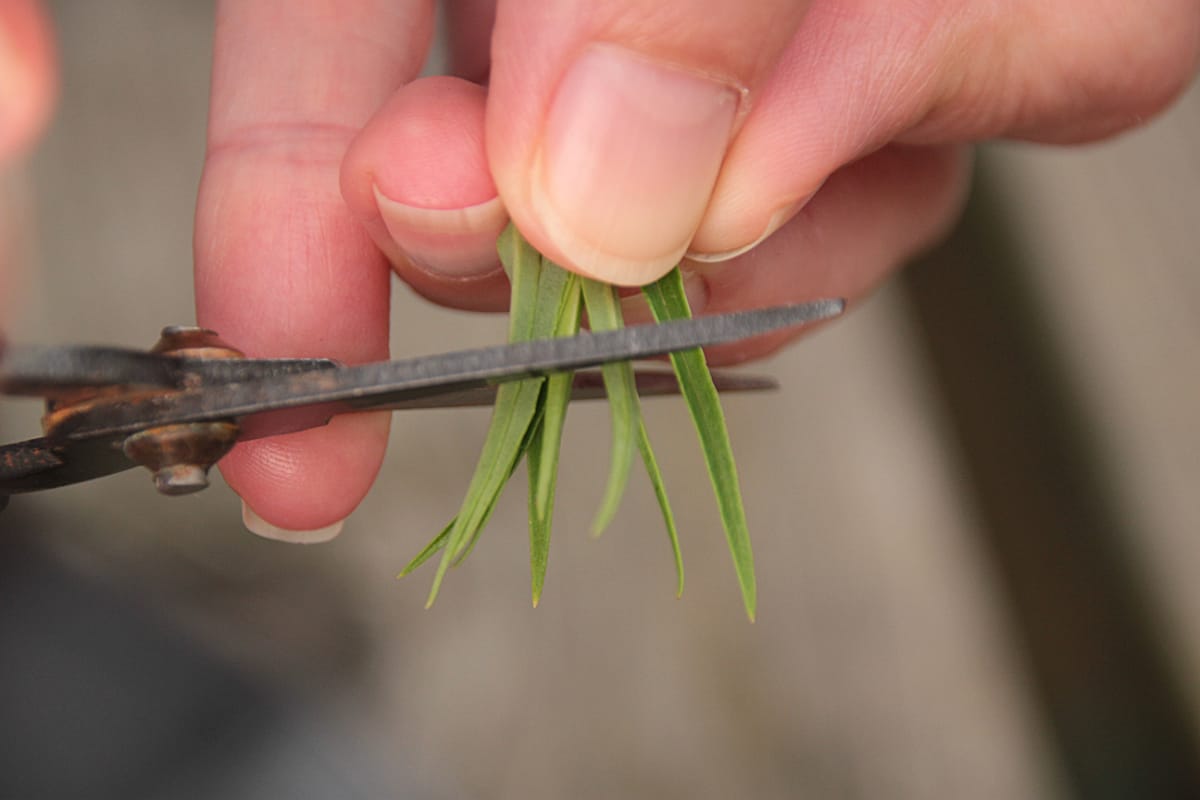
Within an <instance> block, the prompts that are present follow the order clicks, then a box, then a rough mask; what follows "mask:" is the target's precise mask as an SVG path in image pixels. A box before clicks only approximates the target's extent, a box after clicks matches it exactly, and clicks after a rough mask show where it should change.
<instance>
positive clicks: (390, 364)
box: [55, 300, 844, 441]
mask: <svg viewBox="0 0 1200 800" xmlns="http://www.w3.org/2000/svg"><path fill="white" fill-rule="evenodd" d="M843 308H844V303H843V301H841V300H821V301H817V302H813V303H806V304H803V305H792V306H777V307H774V308H767V309H761V310H758V311H741V312H734V313H730V314H720V315H715V316H708V317H700V318H697V319H690V320H678V321H674V322H665V323H660V324H657V325H637V326H631V327H629V328H625V329H623V330H618V331H607V332H604V333H595V334H592V333H584V334H580V335H578V336H574V337H570V338H563V339H548V340H542V341H535V342H521V343H517V344H508V345H499V346H496V347H486V348H480V349H476V350H463V351H458V352H453V353H444V354H441V355H434V356H424V357H421V358H414V359H407V360H402V361H385V362H379V363H375V364H363V365H359V366H353V367H342V368H339V369H333V370H318V371H315V372H310V373H302V374H297V375H285V376H274V377H271V378H265V379H263V380H259V381H248V382H242V383H230V384H226V385H214V386H209V387H206V388H202V389H196V390H190V391H184V392H178V393H175V394H168V395H161V396H153V397H148V398H143V399H138V398H133V399H130V400H129V401H128V402H123V403H120V404H112V405H103V406H98V407H97V408H96V409H94V410H85V411H83V412H81V413H78V414H75V415H73V416H72V417H71V418H70V419H69V420H67V421H65V422H64V424H63V425H62V426H61V428H60V429H59V430H58V431H56V434H55V436H56V438H59V439H63V438H70V439H72V440H76V441H78V440H80V439H87V438H93V437H103V436H116V435H123V434H129V433H134V432H136V431H139V430H143V429H145V428H147V427H152V426H155V425H166V424H174V423H183V422H201V421H209V420H219V419H230V418H234V419H241V418H246V417H250V416H253V415H257V414H262V413H264V412H271V411H278V410H284V409H295V408H302V407H305V406H323V407H326V408H325V409H324V412H325V414H326V415H332V414H337V413H343V412H345V411H350V410H366V409H373V408H386V407H391V406H394V405H396V404H397V403H400V402H402V401H415V400H419V399H422V398H430V397H436V396H440V395H445V394H448V393H456V392H460V391H463V390H466V389H471V388H475V387H481V386H487V385H489V384H493V383H500V382H504V381H511V380H519V379H522V378H529V377H535V376H539V375H545V374H548V373H550V372H555V371H563V370H576V369H582V368H586V367H594V366H599V365H602V364H605V363H608V362H611V361H628V360H633V359H638V358H650V357H654V356H660V355H664V354H666V353H670V352H674V351H678V350H687V349H691V348H695V347H707V346H710V345H715V344H721V343H724V342H730V341H736V340H739V339H746V338H749V337H751V336H757V335H760V334H763V333H768V332H770V331H773V330H777V329H780V328H786V327H790V326H794V325H800V324H804V323H810V322H815V321H818V320H822V319H827V318H830V317H833V316H836V315H837V314H839V313H841V311H842V310H843ZM319 416H320V415H317V416H316V417H314V421H313V423H312V424H322V423H323V420H321V419H319Z"/></svg>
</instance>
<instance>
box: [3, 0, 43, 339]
mask: <svg viewBox="0 0 1200 800" xmlns="http://www.w3.org/2000/svg"><path fill="white" fill-rule="evenodd" d="M53 50H54V48H53V44H52V41H51V37H50V28H49V25H48V24H47V20H46V17H45V14H44V12H43V10H42V8H41V5H40V4H39V3H38V2H37V1H36V0H5V2H4V3H3V4H0V173H7V172H8V171H9V170H11V169H13V168H14V165H15V164H16V163H17V162H18V161H19V160H20V159H21V157H22V156H23V155H24V154H25V153H26V152H27V151H28V149H29V147H30V145H31V143H32V142H33V140H34V139H35V138H36V137H37V135H38V134H40V133H41V132H42V130H43V129H44V128H45V126H46V121H47V119H48V118H49V116H50V110H51V107H52V106H53V99H54V90H55V70H54V54H53ZM10 200H11V198H9V197H7V196H6V195H5V193H4V192H3V187H0V334H2V332H3V330H4V319H5V316H6V313H5V312H6V311H7V309H8V307H9V304H10V303H12V302H13V295H14V293H15V292H14V288H15V287H14V285H13V284H14V280H13V278H14V272H15V268H16V265H15V264H14V263H13V258H14V254H13V251H14V243H13V241H12V239H13V238H14V237H15V235H16V231H14V230H13V224H12V220H11V218H10V212H11V209H9V208H8V203H9V202H10Z"/></svg>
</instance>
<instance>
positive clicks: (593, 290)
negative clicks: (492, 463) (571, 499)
mask: <svg viewBox="0 0 1200 800" xmlns="http://www.w3.org/2000/svg"><path fill="white" fill-rule="evenodd" d="M579 282H580V285H581V286H582V287H583V301H584V303H585V305H586V306H587V313H588V322H589V324H590V325H591V328H592V330H594V331H611V330H617V329H619V328H622V327H624V325H625V321H624V319H622V317H621V299H620V297H619V296H618V295H617V289H616V287H615V286H609V285H608V284H604V283H600V282H598V281H594V280H591V279H589V278H580V281H579ZM600 373H601V375H602V376H603V378H604V391H605V392H606V393H607V394H608V405H609V411H610V412H611V417H612V455H611V460H610V463H609V473H608V485H607V486H606V487H605V489H604V499H603V500H602V501H601V502H600V510H599V511H597V512H596V519H595V520H594V521H593V522H592V534H593V535H595V536H598V535H600V533H601V532H602V531H603V530H604V529H605V528H606V527H608V524H609V523H610V522H612V519H613V517H614V516H615V515H616V513H617V509H618V508H620V506H621V497H622V496H623V495H624V494H625V486H626V485H627V484H628V483H629V470H630V467H631V466H632V465H633V453H634V449H635V448H636V447H637V429H638V424H639V421H640V420H641V418H642V411H641V405H640V403H639V401H638V393H637V384H636V383H635V382H634V377H633V365H632V364H630V363H629V362H628V361H622V362H618V363H611V364H605V365H603V366H602V367H601V370H600Z"/></svg>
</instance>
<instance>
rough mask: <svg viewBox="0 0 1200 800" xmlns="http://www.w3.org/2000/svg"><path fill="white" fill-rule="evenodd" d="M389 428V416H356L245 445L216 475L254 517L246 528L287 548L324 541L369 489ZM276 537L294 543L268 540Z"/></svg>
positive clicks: (378, 464) (229, 456) (384, 446)
mask: <svg viewBox="0 0 1200 800" xmlns="http://www.w3.org/2000/svg"><path fill="white" fill-rule="evenodd" d="M389 425H390V415H388V414H386V413H375V414H353V415H346V416H340V417H335V418H334V419H333V420H332V421H331V422H330V423H329V425H327V426H325V427H323V428H315V429H313V430H309V431H304V432H301V433H293V434H287V435H284V436H276V437H272V438H270V439H260V440H256V441H252V442H246V443H243V444H240V445H238V447H237V448H236V449H235V450H234V451H233V452H232V453H230V454H229V455H228V456H226V457H225V458H224V459H223V460H222V461H221V464H220V469H221V474H222V475H223V476H224V478H225V481H226V482H227V483H228V484H229V486H230V487H231V488H232V489H233V490H234V491H235V492H236V493H237V494H238V495H239V496H240V497H241V498H242V501H243V504H244V507H245V508H247V509H250V510H251V514H252V515H253V516H250V517H246V518H245V519H244V521H245V522H246V524H247V527H250V528H251V530H253V531H254V532H255V533H259V534H260V535H267V536H269V538H284V539H288V540H299V539H303V538H305V537H303V536H302V535H301V534H303V533H304V532H309V533H311V532H314V531H325V532H326V533H328V532H329V531H330V529H331V528H332V526H335V525H337V524H338V523H340V522H341V521H343V520H344V519H345V518H346V517H348V516H350V514H351V512H353V511H354V509H355V508H357V506H358V504H359V503H360V502H362V499H363V498H364V497H365V496H366V494H367V491H368V490H369V489H370V487H371V484H372V482H374V480H375V476H376V475H377V474H378V472H379V467H380V465H381V464H382V462H383V456H384V452H385V449H386V447H387V435H388V428H389ZM252 523H253V524H252ZM279 530H281V531H290V532H293V534H294V535H291V536H286V535H284V534H279V535H274V536H272V535H271V531H279ZM264 531H267V533H264ZM314 535H315V534H314ZM329 538H332V537H331V536H329ZM314 540H315V539H314Z"/></svg>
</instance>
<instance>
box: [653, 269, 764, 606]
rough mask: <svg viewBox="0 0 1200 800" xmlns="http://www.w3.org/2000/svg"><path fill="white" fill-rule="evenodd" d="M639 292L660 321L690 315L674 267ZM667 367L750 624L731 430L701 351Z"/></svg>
mask: <svg viewBox="0 0 1200 800" xmlns="http://www.w3.org/2000/svg"><path fill="white" fill-rule="evenodd" d="M642 292H643V294H644V295H645V296H646V299H647V301H648V302H649V304H650V310H651V312H652V313H653V314H654V318H655V319H656V320H658V321H659V322H663V321H665V320H671V319H684V318H687V317H690V316H691V310H690V309H689V308H688V302H687V297H686V295H685V294H684V290H683V279H682V277H681V275H680V273H679V270H678V269H674V270H672V271H671V272H669V273H667V275H666V276H665V277H663V278H662V279H660V280H659V281H657V282H656V283H652V284H650V285H649V286H646V287H643V289H642ZM671 365H672V366H673V367H674V368H675V375H676V377H677V378H678V379H679V387H680V390H681V391H682V392H683V397H684V400H686V401H687V407H688V411H689V412H690V413H691V416H692V422H693V423H694V424H695V426H696V432H697V433H698V434H699V437H700V447H701V450H702V451H703V453H704V461H705V464H706V465H707V467H708V475H709V478H710V479H711V480H712V485H713V491H714V492H715V493H716V497H717V508H718V509H719V510H720V513H721V523H722V524H723V526H724V528H725V537H726V539H727V540H728V543H729V552H730V554H731V555H732V556H733V567H734V570H735V571H736V572H737V577H738V583H739V584H740V586H741V590H742V602H743V603H744V604H745V606H746V614H747V615H748V616H749V617H750V620H751V621H753V620H754V613H755V607H756V605H757V587H756V584H755V580H754V553H753V551H752V550H751V548H750V532H749V530H748V528H747V525H746V510H745V508H744V507H743V505H742V490H741V486H740V484H739V482H738V475H737V465H736V464H735V463H734V460H733V448H732V447H731V446H730V443H729V431H728V429H727V427H726V425H725V415H724V413H723V412H722V411H721V401H720V398H719V397H718V395H717V389H716V387H715V386H714V385H713V381H712V375H711V374H710V373H709V371H708V363H707V362H706V361H705V359H704V352H703V351H701V350H699V349H696V350H685V351H682V352H678V353H673V354H672V355H671Z"/></svg>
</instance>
